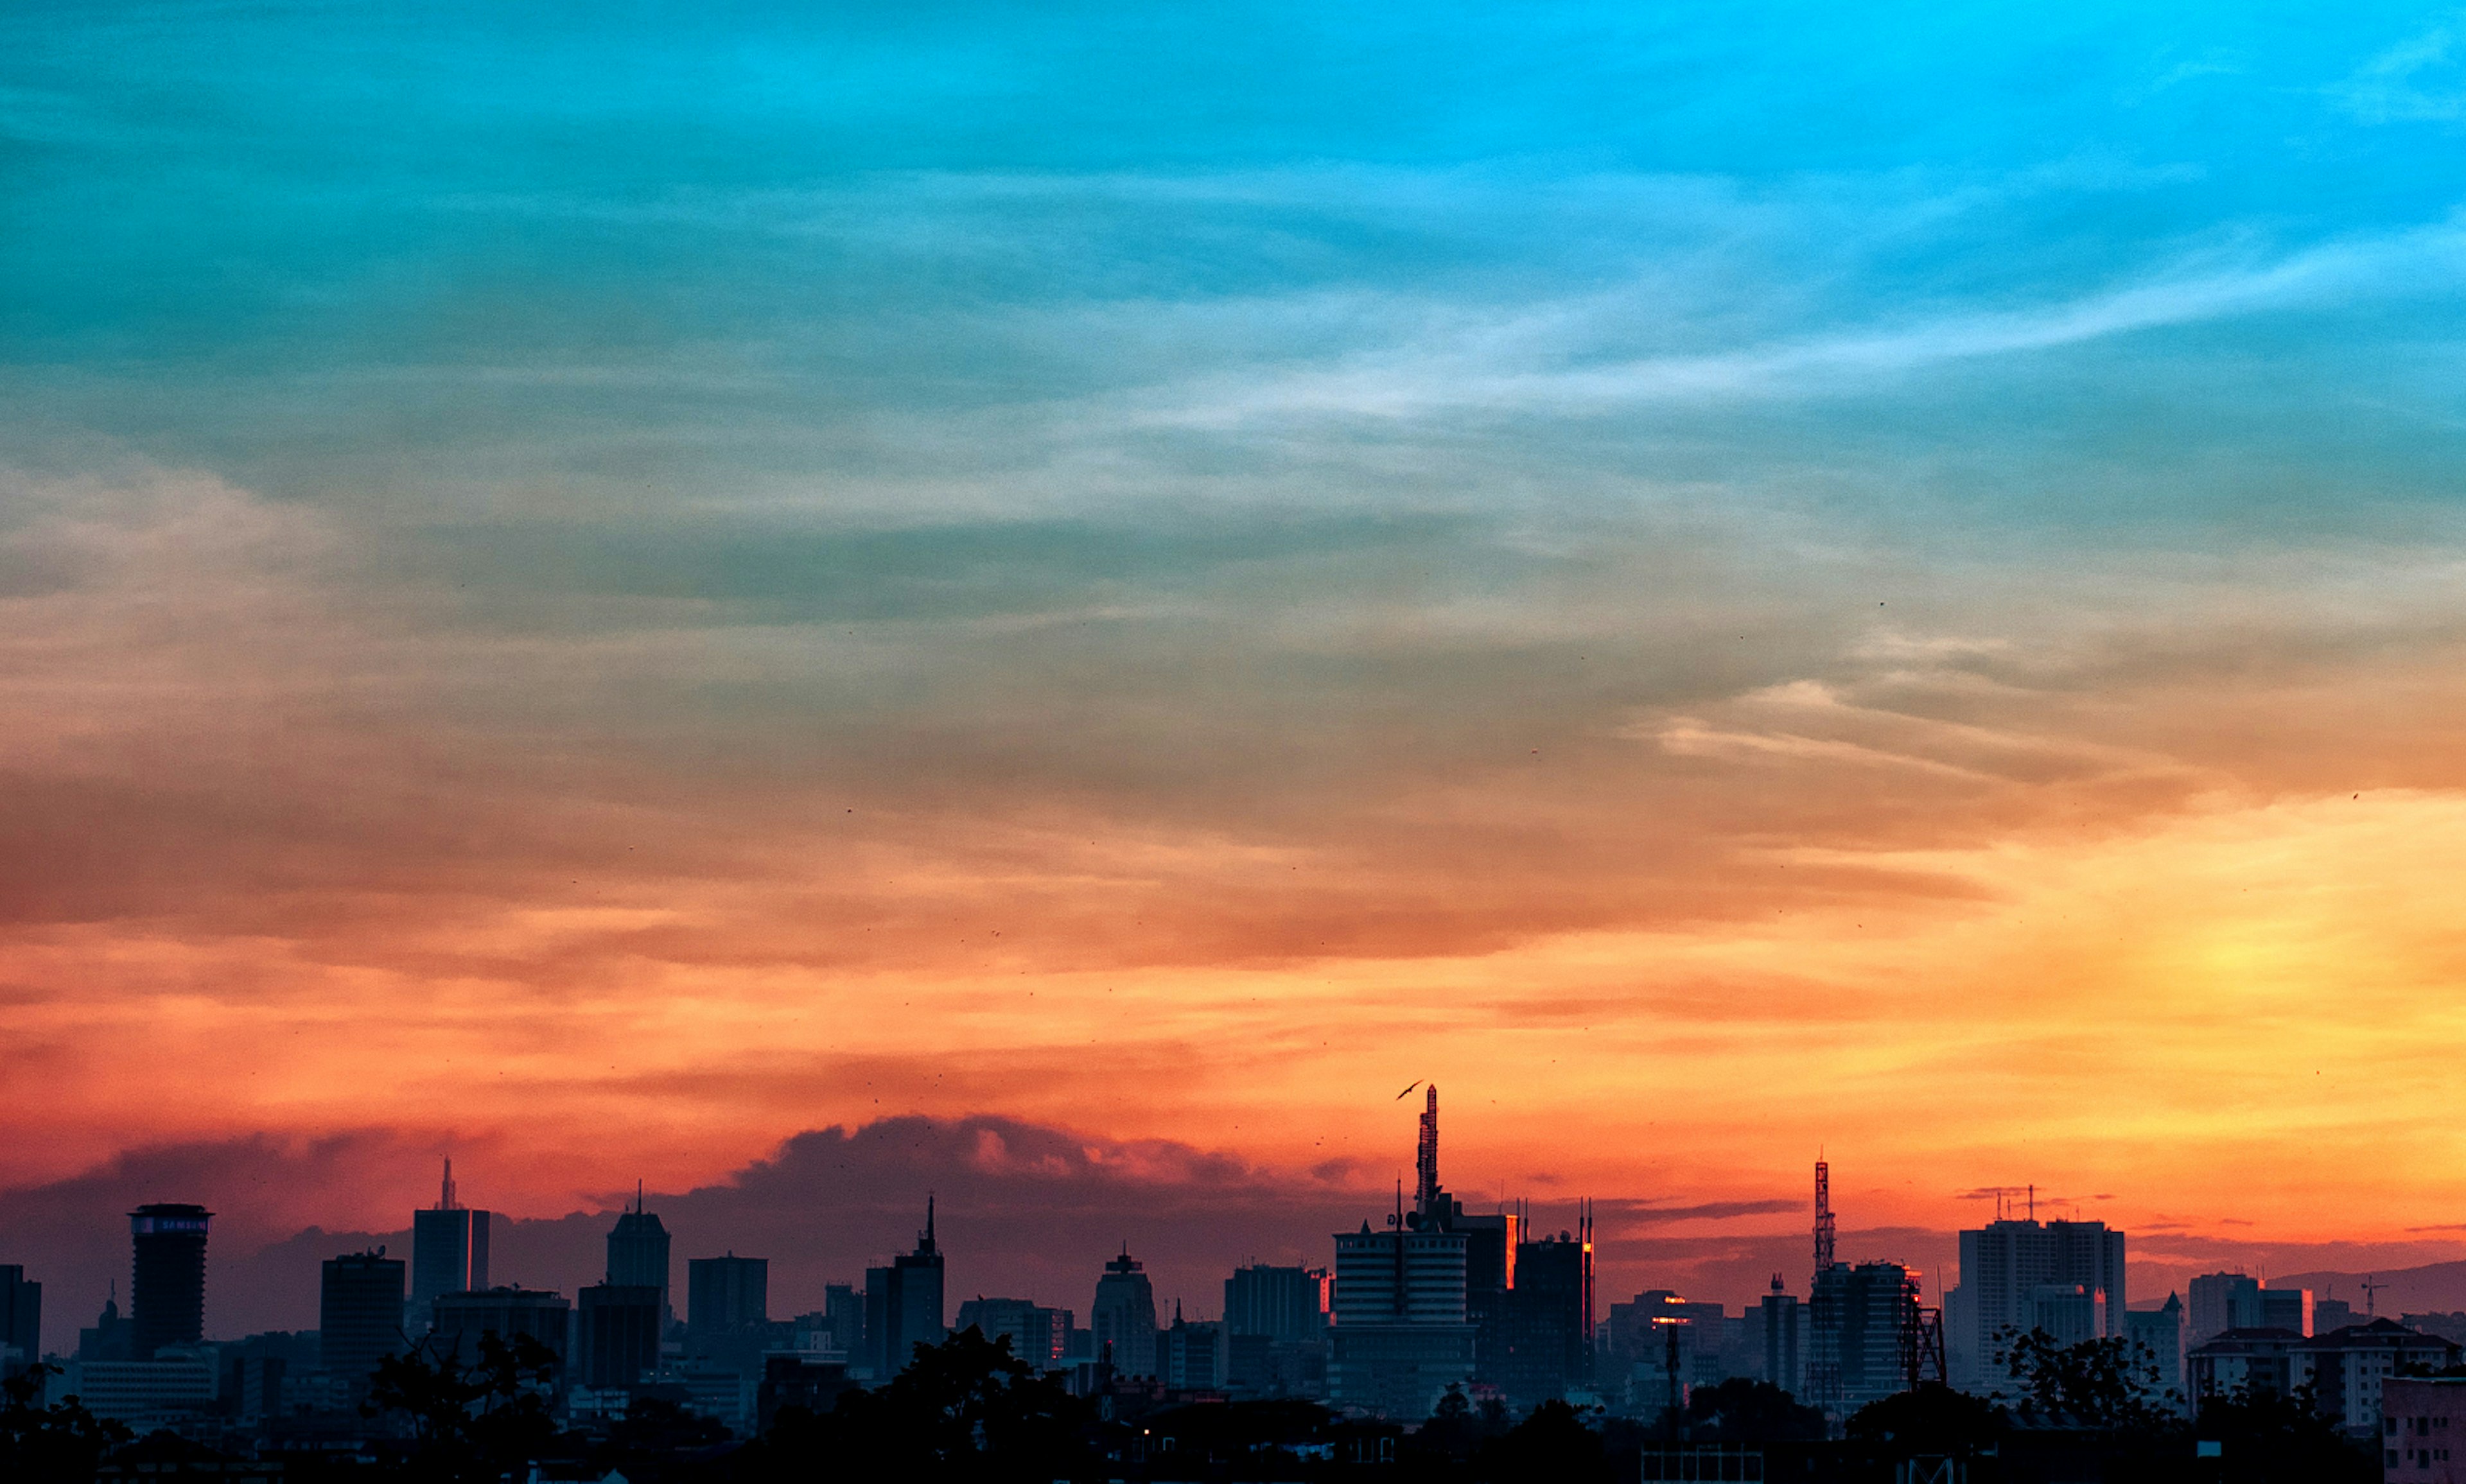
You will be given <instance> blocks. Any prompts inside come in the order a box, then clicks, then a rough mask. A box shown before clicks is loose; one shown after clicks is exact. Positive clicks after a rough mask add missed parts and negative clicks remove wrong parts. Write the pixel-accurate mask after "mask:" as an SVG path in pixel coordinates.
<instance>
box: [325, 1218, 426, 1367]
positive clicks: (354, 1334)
mask: <svg viewBox="0 0 2466 1484" xmlns="http://www.w3.org/2000/svg"><path fill="white" fill-rule="evenodd" d="M402 1294H403V1263H402V1259H401V1258H399V1257H388V1256H387V1255H385V1248H377V1249H376V1250H375V1251H373V1252H354V1253H351V1254H350V1255H348V1256H345V1257H329V1258H327V1259H325V1274H324V1281H323V1283H321V1284H320V1285H319V1290H318V1298H317V1341H318V1348H319V1350H320V1351H321V1353H322V1354H323V1355H324V1357H325V1369H327V1370H329V1371H332V1372H333V1373H334V1374H335V1376H337V1377H338V1378H340V1379H341V1381H342V1383H344V1384H345V1385H347V1386H349V1387H351V1388H352V1389H353V1390H355V1391H364V1390H366V1389H367V1388H368V1384H369V1376H370V1373H371V1372H373V1371H374V1370H375V1369H376V1368H377V1361H378V1360H382V1359H383V1358H385V1357H387V1356H390V1355H398V1354H400V1353H401V1352H402V1351H403V1350H404V1349H405V1348H406V1342H405V1340H404V1338H403V1333H402Z"/></svg>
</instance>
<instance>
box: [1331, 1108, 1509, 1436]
mask: <svg viewBox="0 0 2466 1484" xmlns="http://www.w3.org/2000/svg"><path fill="white" fill-rule="evenodd" d="M1417 1168H1418V1179H1417V1180H1416V1182H1415V1193H1414V1200H1413V1209H1412V1210H1411V1211H1409V1212H1407V1211H1404V1210H1402V1209H1401V1206H1402V1201H1401V1199H1400V1200H1399V1201H1398V1203H1397V1204H1398V1206H1399V1209H1398V1211H1397V1213H1396V1214H1395V1215H1394V1216H1393V1217H1391V1218H1389V1222H1388V1229H1387V1230H1385V1231H1373V1230H1371V1228H1370V1223H1368V1222H1367V1221H1365V1222H1363V1223H1362V1224H1361V1229H1360V1230H1359V1231H1357V1232H1338V1233H1336V1235H1335V1315H1334V1326H1333V1327H1332V1328H1331V1329H1330V1330H1329V1332H1328V1339H1329V1352H1328V1366H1327V1379H1328V1394H1329V1399H1330V1400H1331V1401H1333V1402H1334V1404H1335V1405H1338V1406H1358V1407H1362V1408H1364V1409H1366V1410H1369V1411H1374V1412H1378V1413H1379V1414H1381V1415H1383V1416H1387V1417H1393V1418H1398V1419H1402V1420H1415V1421H1417V1420H1419V1419H1421V1418H1424V1417H1427V1416H1429V1415H1430V1411H1431V1408H1432V1407H1434V1406H1435V1405H1437V1404H1438V1401H1439V1399H1440V1398H1441V1397H1442V1396H1445V1395H1446V1389H1447V1387H1448V1386H1450V1385H1457V1386H1462V1385H1465V1384H1467V1383H1469V1382H1471V1380H1472V1378H1473V1337H1474V1326H1473V1325H1472V1323H1471V1322H1470V1320H1469V1318H1468V1311H1467V1305H1466V1298H1467V1293H1468V1274H1467V1255H1468V1254H1467V1248H1468V1247H1469V1246H1470V1245H1471V1244H1470V1242H1469V1240H1468V1234H1467V1233H1466V1232H1463V1231H1459V1230H1455V1229H1453V1225H1454V1219H1455V1217H1456V1216H1457V1215H1458V1214H1459V1209H1458V1207H1457V1205H1456V1202H1455V1198H1454V1197H1452V1196H1450V1195H1448V1194H1447V1193H1446V1190H1445V1188H1443V1187H1442V1186H1441V1185H1440V1184H1439V1090H1438V1088H1437V1087H1435V1086H1433V1087H1431V1088H1430V1090H1429V1091H1428V1093H1427V1094H1426V1096H1425V1097H1424V1105H1423V1111H1422V1129H1421V1148H1420V1157H1419V1159H1418V1160H1417Z"/></svg>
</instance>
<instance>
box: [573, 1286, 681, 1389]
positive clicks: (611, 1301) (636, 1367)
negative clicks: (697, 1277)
mask: <svg viewBox="0 0 2466 1484" xmlns="http://www.w3.org/2000/svg"><path fill="white" fill-rule="evenodd" d="M660 1331H661V1305H660V1291H659V1290H658V1289H657V1288H655V1287H653V1286H652V1285H650V1284H647V1283H640V1284H628V1283H594V1284H593V1285H592V1286H591V1287H589V1288H587V1289H584V1290H582V1291H581V1292H580V1293H576V1294H575V1295H574V1356H573V1369H574V1379H575V1380H576V1381H578V1382H580V1383H582V1384H583V1385H586V1386H590V1387H592V1388H594V1390H595V1389H597V1388H600V1387H603V1386H630V1385H633V1384H635V1383H637V1382H639V1381H640V1380H642V1378H643V1377H645V1376H647V1375H649V1374H650V1373H651V1372H653V1371H655V1370H657V1369H659V1367H660Z"/></svg>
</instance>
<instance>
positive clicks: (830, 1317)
mask: <svg viewBox="0 0 2466 1484" xmlns="http://www.w3.org/2000/svg"><path fill="white" fill-rule="evenodd" d="M822 1318H823V1319H824V1321H825V1322H826V1324H827V1326H828V1328H829V1330H830V1336H831V1348H832V1349H834V1350H837V1351H839V1352H840V1353H841V1355H847V1356H860V1355H863V1353H864V1295H863V1293H858V1292H857V1290H856V1287H855V1286H854V1285H853V1284H847V1283H826V1284H824V1285H823V1286H822Z"/></svg>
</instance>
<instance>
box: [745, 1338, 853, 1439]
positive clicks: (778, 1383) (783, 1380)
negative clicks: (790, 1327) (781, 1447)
mask: <svg viewBox="0 0 2466 1484" xmlns="http://www.w3.org/2000/svg"><path fill="white" fill-rule="evenodd" d="M856 1386H857V1382H856V1379H855V1378H854V1377H852V1376H850V1375H849V1374H848V1368H847V1367H846V1366H844V1365H840V1364H836V1363H834V1362H830V1361H824V1360H807V1359H806V1358H804V1357H802V1356H794V1355H774V1356H766V1357H764V1358H763V1361H762V1384H761V1386H760V1388H759V1389H758V1390H757V1391H756V1392H755V1400H754V1418H755V1427H756V1428H757V1429H758V1430H760V1431H763V1432H768V1431H770V1430H771V1426H772V1424H773V1423H775V1422H777V1421H778V1420H779V1413H780V1412H781V1411H782V1410H784V1409H785V1408H788V1407H792V1406H795V1407H802V1408H803V1409H804V1410H806V1411H808V1412H811V1413H813V1414H814V1415H815V1416H817V1417H821V1416H826V1415H828V1414H829V1413H830V1411H831V1410H832V1409H833V1408H834V1407H836V1406H838V1405H839V1401H840V1396H841V1393H843V1392H847V1391H853V1390H855V1389H856Z"/></svg>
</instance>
